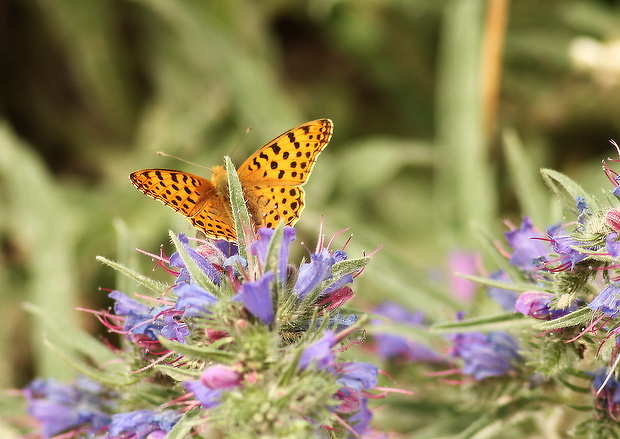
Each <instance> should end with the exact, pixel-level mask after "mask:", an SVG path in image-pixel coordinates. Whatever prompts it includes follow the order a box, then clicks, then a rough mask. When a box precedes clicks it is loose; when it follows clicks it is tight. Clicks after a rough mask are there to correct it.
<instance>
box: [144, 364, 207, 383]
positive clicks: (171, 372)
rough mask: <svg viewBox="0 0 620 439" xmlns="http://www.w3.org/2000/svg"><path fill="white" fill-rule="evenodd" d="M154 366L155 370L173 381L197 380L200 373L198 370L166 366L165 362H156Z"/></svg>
mask: <svg viewBox="0 0 620 439" xmlns="http://www.w3.org/2000/svg"><path fill="white" fill-rule="evenodd" d="M154 368H155V369H156V370H157V371H159V372H161V373H163V374H165V375H168V376H169V377H170V378H172V379H173V380H175V381H191V380H197V379H198V378H199V377H200V373H201V371H200V370H189V369H181V368H179V367H173V366H168V365H165V364H157V365H155V366H154Z"/></svg>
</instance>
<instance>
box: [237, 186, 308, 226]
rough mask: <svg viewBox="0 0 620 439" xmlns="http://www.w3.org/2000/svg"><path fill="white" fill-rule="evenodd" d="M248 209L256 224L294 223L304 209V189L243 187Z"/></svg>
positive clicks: (294, 187)
mask: <svg viewBox="0 0 620 439" xmlns="http://www.w3.org/2000/svg"><path fill="white" fill-rule="evenodd" d="M245 193H246V197H247V203H248V209H249V211H250V213H251V214H252V217H253V218H254V220H255V222H256V223H257V225H258V226H263V227H270V228H274V227H276V226H277V225H278V223H279V222H280V221H283V222H284V224H286V225H287V226H292V225H294V224H295V223H296V222H297V220H298V219H299V216H300V215H301V211H302V210H303V209H304V196H305V194H304V191H303V189H302V188H301V187H297V186H263V187H260V186H254V187H252V188H247V189H245Z"/></svg>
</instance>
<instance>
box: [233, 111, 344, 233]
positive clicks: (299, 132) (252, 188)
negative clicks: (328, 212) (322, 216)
mask: <svg viewBox="0 0 620 439" xmlns="http://www.w3.org/2000/svg"><path fill="white" fill-rule="evenodd" d="M332 130H333V123H332V121H331V120H329V119H318V120H314V121H312V122H306V123H304V124H302V125H299V126H298V127H295V128H293V129H290V130H288V131H287V132H285V133H283V134H281V135H279V136H278V137H276V138H275V139H273V140H272V141H270V142H267V143H266V144H265V145H264V146H262V147H261V148H260V149H259V150H258V151H256V152H255V153H254V154H252V155H251V156H250V158H248V159H247V160H246V161H245V162H244V163H243V164H242V165H241V166H240V167H239V169H238V171H237V173H238V174H239V179H240V180H241V184H242V185H243V190H244V193H245V196H246V199H247V201H248V209H249V210H250V212H251V213H252V215H253V217H254V220H255V222H256V223H258V224H259V225H265V226H267V227H275V226H276V224H277V223H278V222H279V221H280V220H283V221H284V222H285V223H286V224H287V225H293V224H295V222H297V220H298V219H299V215H300V214H301V211H302V210H303V208H304V195H305V194H304V190H303V188H302V186H303V185H304V184H305V183H306V181H307V180H308V177H309V175H310V173H311V172H312V168H313V167H314V163H315V162H316V159H317V157H318V156H319V154H320V153H321V151H323V148H325V146H327V144H328V143H329V140H330V139H331V136H332Z"/></svg>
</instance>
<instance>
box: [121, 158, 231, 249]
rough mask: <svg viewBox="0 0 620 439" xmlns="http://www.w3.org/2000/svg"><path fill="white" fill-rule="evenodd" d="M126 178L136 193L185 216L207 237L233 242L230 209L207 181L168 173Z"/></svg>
mask: <svg viewBox="0 0 620 439" xmlns="http://www.w3.org/2000/svg"><path fill="white" fill-rule="evenodd" d="M129 178H130V179H131V182H132V183H133V184H134V186H135V187H136V188H138V189H139V190H140V191H142V192H143V193H145V194H146V195H148V196H149V197H152V198H154V199H156V200H159V201H161V202H162V203H164V204H165V205H166V206H169V207H171V208H173V209H174V210H176V211H177V212H179V213H180V214H181V215H183V216H185V217H186V218H187V219H189V220H190V222H191V223H192V225H193V226H194V227H196V228H197V229H200V230H202V231H204V232H205V233H206V234H207V236H210V237H212V238H216V239H234V238H235V231H234V227H232V226H231V224H232V219H231V215H230V207H228V205H227V204H226V203H225V202H224V200H223V199H221V198H220V197H219V196H218V193H217V190H216V188H215V186H213V184H212V183H211V182H210V181H209V180H207V179H204V178H202V177H199V176H197V175H193V174H188V173H186V172H181V171H174V170H171V169H144V170H142V171H137V172H134V173H132V174H131V175H130V176H129Z"/></svg>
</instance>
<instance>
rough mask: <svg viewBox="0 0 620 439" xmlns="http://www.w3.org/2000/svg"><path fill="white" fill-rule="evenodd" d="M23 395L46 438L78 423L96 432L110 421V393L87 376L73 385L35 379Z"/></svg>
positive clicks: (91, 431) (67, 429) (30, 412)
mask: <svg viewBox="0 0 620 439" xmlns="http://www.w3.org/2000/svg"><path fill="white" fill-rule="evenodd" d="M24 395H25V396H26V399H27V401H28V413H29V414H30V415H31V416H33V417H34V418H35V419H36V420H37V421H38V422H39V423H40V424H41V429H42V435H43V437H44V438H49V437H52V436H55V435H57V434H60V433H63V432H66V431H69V430H72V429H76V428H79V427H83V428H86V429H87V430H88V431H89V432H90V433H91V434H94V433H96V432H97V431H99V430H101V429H102V428H105V427H107V426H108V424H109V423H110V419H111V418H110V415H108V414H107V413H106V411H107V408H108V406H110V405H111V403H110V400H109V396H106V392H105V391H104V389H103V388H102V387H101V386H100V385H99V384H98V383H95V382H93V381H90V380H88V379H86V378H78V379H77V380H76V381H75V383H74V384H73V385H68V384H61V383H58V382H57V381H54V380H43V379H36V380H34V381H33V382H31V383H30V384H29V385H28V386H27V387H26V388H25V389H24Z"/></svg>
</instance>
